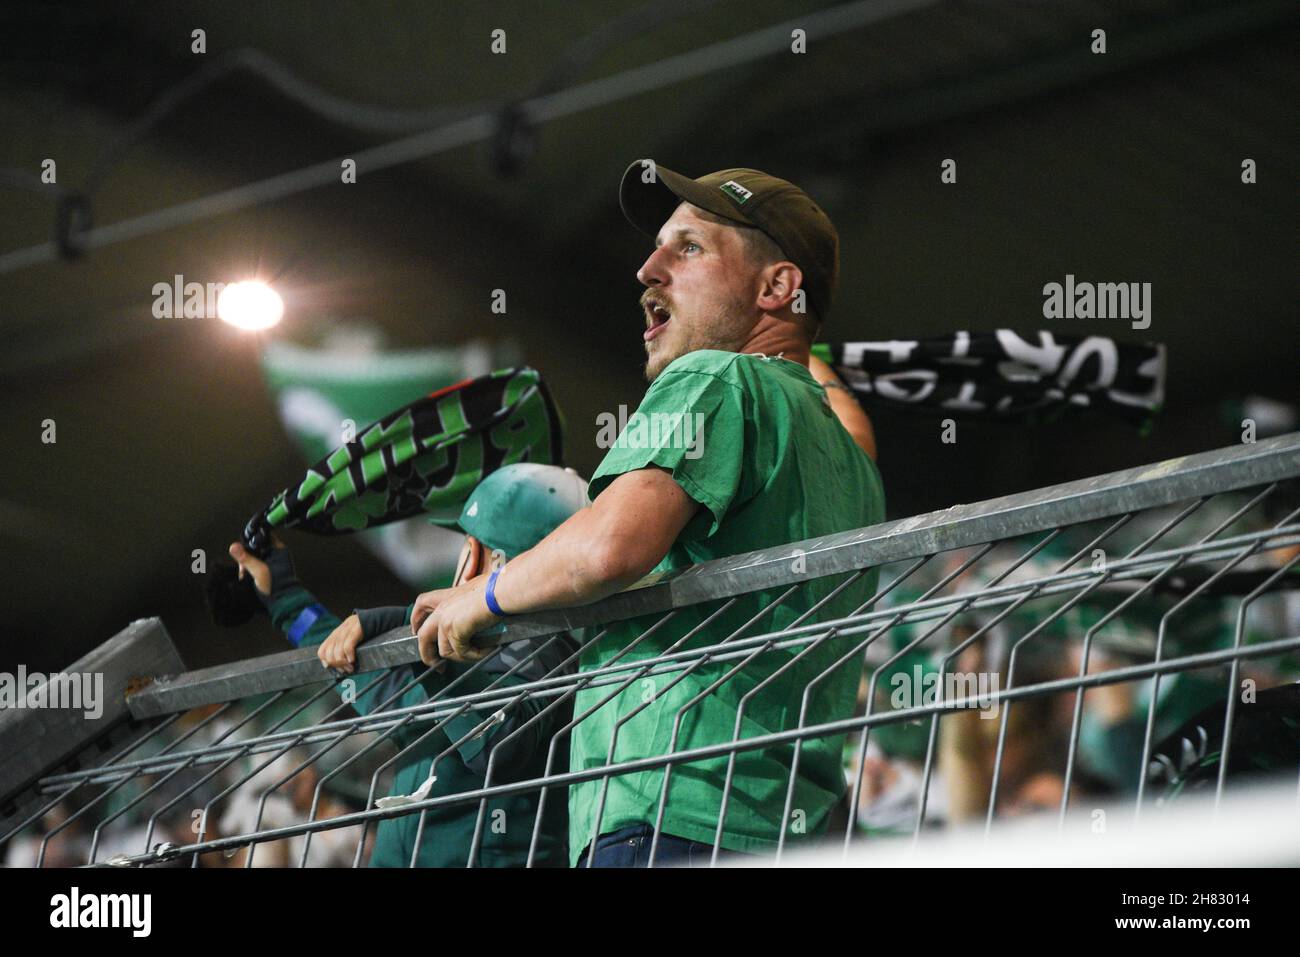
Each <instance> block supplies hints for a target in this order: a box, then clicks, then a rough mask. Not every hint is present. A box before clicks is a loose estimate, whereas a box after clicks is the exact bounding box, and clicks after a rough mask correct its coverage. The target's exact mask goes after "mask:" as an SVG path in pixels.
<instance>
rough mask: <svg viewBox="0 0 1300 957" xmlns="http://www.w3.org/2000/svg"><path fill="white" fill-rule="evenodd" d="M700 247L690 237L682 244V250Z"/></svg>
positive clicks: (686, 250)
mask: <svg viewBox="0 0 1300 957" xmlns="http://www.w3.org/2000/svg"><path fill="white" fill-rule="evenodd" d="M699 248H700V247H699V246H698V245H696V244H695V243H694V242H692V241H690V240H689V239H688V240H687V241H686V242H685V243H683V244H682V252H690V251H691V250H692V249H699Z"/></svg>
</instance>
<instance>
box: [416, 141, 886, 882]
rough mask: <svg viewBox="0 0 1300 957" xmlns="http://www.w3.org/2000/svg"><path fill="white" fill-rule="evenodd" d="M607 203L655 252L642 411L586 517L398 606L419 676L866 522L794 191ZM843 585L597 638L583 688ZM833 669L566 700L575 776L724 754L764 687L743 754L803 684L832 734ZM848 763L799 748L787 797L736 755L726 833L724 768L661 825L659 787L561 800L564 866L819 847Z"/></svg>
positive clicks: (622, 786)
mask: <svg viewBox="0 0 1300 957" xmlns="http://www.w3.org/2000/svg"><path fill="white" fill-rule="evenodd" d="M620 201H621V205H622V207H623V211H624V213H625V214H626V215H627V217H628V218H629V219H630V220H631V221H632V223H633V224H634V225H635V226H637V227H638V228H639V229H641V230H642V231H643V232H646V233H647V234H649V235H651V236H654V237H655V250H654V252H653V253H651V255H650V257H649V258H648V259H647V260H646V261H645V263H644V264H643V265H642V267H641V269H640V270H639V271H638V272H637V278H638V279H639V280H640V281H641V283H642V284H643V285H644V286H645V287H646V290H645V292H644V293H643V294H642V296H641V306H642V310H643V319H644V327H645V328H644V333H643V338H644V340H645V345H646V354H647V361H646V377H647V379H648V380H649V381H650V383H651V385H650V388H649V389H648V390H647V391H646V394H645V397H644V399H643V400H642V402H641V405H640V407H639V408H638V409H637V412H636V413H635V414H634V415H633V416H632V417H631V418H630V419H629V420H628V422H627V425H626V427H625V428H624V429H623V430H622V432H621V433H620V434H619V436H618V439H617V440H616V441H613V442H612V447H611V448H610V450H609V452H608V454H607V455H606V457H605V459H604V461H603V462H602V463H601V465H600V467H599V468H598V469H597V470H596V473H595V475H594V476H593V478H592V481H591V485H590V490H589V494H590V495H591V497H592V506H591V507H590V508H588V509H584V510H582V511H581V512H579V513H577V514H576V515H574V516H573V517H572V518H570V519H569V520H568V521H566V522H565V523H564V524H563V525H561V526H560V527H559V528H557V529H556V530H555V531H554V532H553V533H551V534H550V535H549V536H547V537H546V538H545V539H544V540H542V541H541V542H540V543H539V544H538V545H537V546H536V547H535V548H532V549H530V550H528V551H527V552H524V553H523V554H521V555H519V556H517V557H516V558H514V559H513V560H511V561H510V562H508V563H507V564H506V565H505V567H504V568H502V569H499V570H498V571H497V572H495V573H494V574H493V575H492V576H489V577H488V578H487V579H486V580H484V581H481V582H477V583H471V584H469V585H465V586H461V587H459V588H455V589H444V590H441V591H436V592H428V593H426V594H424V595H421V596H420V597H419V598H418V599H417V600H416V603H415V610H414V612H413V615H412V626H413V628H414V629H415V631H416V633H417V634H418V635H419V638H420V649H421V655H422V656H423V657H424V660H425V661H426V662H432V661H434V660H435V659H436V658H437V657H438V656H441V657H444V658H451V659H454V660H472V659H474V658H475V657H477V656H479V655H480V654H481V652H480V651H479V650H478V649H476V648H475V647H474V646H473V644H472V642H471V640H470V639H471V638H472V636H473V635H474V634H475V633H477V632H479V631H481V630H483V629H484V628H487V627H489V626H490V625H492V624H493V623H495V622H497V621H498V620H500V618H501V617H502V616H504V615H506V614H517V613H525V612H532V611H535V610H540V609H545V608H557V607H565V606H571V605H581V604H587V603H589V602H593V601H597V600H599V599H601V598H604V597H606V596H608V595H611V594H614V593H615V592H618V591H620V590H622V589H624V588H626V587H627V586H628V585H630V584H632V583H633V582H635V581H637V580H638V579H640V578H642V577H643V576H645V575H646V574H647V573H649V572H651V571H667V570H672V569H678V568H682V567H685V566H688V565H692V564H696V563H699V562H704V561H709V560H711V559H716V558H722V557H725V556H728V555H735V554H738V553H742V552H748V551H752V550H754V549H759V548H767V547H772V546H778V545H782V544H785V543H790V542H796V541H800V540H803V539H808V538H813V537H816V536H821V535H827V534H831V533H834V532H840V531H845V530H848V529H853V528H859V527H863V526H867V525H872V524H875V523H877V522H880V521H881V520H883V518H884V497H883V492H882V489H881V482H880V476H879V473H878V472H877V471H876V468H875V465H874V463H873V462H872V461H871V459H870V458H868V456H867V455H866V454H865V453H864V452H863V451H862V449H861V448H859V447H858V445H856V444H855V443H854V439H853V437H852V436H851V435H850V432H849V430H848V429H846V427H845V426H844V425H842V424H841V422H840V421H839V420H838V419H837V418H836V415H835V413H834V412H833V411H832V408H831V404H830V401H829V400H828V398H827V393H826V392H825V391H824V389H823V388H822V386H821V385H820V384H819V382H818V379H817V378H815V377H814V376H813V375H812V374H810V372H809V347H810V345H811V343H812V342H813V340H814V339H815V338H816V336H817V333H818V331H819V328H820V324H821V322H822V320H824V319H825V317H826V313H827V310H828V309H829V307H830V304H831V299H832V296H833V294H834V290H835V286H836V281H837V274H838V258H839V253H838V238H837V235H836V232H835V228H834V226H833V225H832V224H831V222H830V220H829V218H828V217H827V216H826V214H825V213H824V212H822V210H821V209H820V208H819V207H818V206H817V205H816V203H814V202H813V201H812V199H811V198H810V197H809V196H808V195H807V194H806V193H804V192H803V191H802V190H801V189H799V188H798V187H796V186H794V185H793V184H791V183H788V182H786V181H784V180H780V179H777V178H775V177H773V176H769V175H767V174H765V173H761V172H758V171H756V170H749V169H728V170H723V171H721V172H718V173H712V174H710V175H708V176H704V177H701V178H700V179H697V180H691V179H688V178H686V177H684V176H681V175H680V174H677V173H674V172H672V171H671V170H666V169H664V168H663V167H657V168H656V167H655V165H654V164H653V163H652V162H651V161H649V160H645V161H641V162H638V163H634V164H632V166H630V167H629V168H628V170H627V172H626V173H625V174H624V176H623V181H622V185H621V188H620ZM854 434H859V433H858V432H857V431H855V432H854ZM791 558H792V560H796V561H797V556H796V555H795V554H794V553H793V552H792V555H791ZM843 580H844V579H843V577H842V576H835V577H833V578H827V579H812V580H809V581H807V582H805V583H803V585H802V586H801V587H799V588H798V589H797V590H796V591H795V592H794V593H793V594H792V595H791V596H790V597H789V598H787V599H785V600H784V601H781V602H779V603H776V604H774V603H775V602H776V600H777V599H778V598H779V597H780V595H781V593H782V592H783V590H784V589H769V590H764V591H759V592H755V593H753V594H750V595H746V596H742V597H741V598H739V599H737V600H736V601H735V602H733V603H731V604H730V605H727V606H725V607H720V606H719V603H716V602H710V603H706V604H705V605H703V606H699V607H689V608H683V609H680V610H679V611H678V612H677V614H676V615H675V616H673V617H672V619H671V620H670V621H669V622H668V623H667V624H666V625H663V626H661V627H659V628H658V629H657V630H655V631H654V632H653V634H651V635H650V636H649V637H647V638H645V639H643V640H640V641H638V639H640V638H641V637H642V635H643V634H644V633H645V631H646V629H648V628H649V627H650V626H651V625H653V624H654V623H655V622H656V621H657V616H649V617H646V618H642V619H633V620H630V621H625V622H617V623H614V624H613V625H611V626H609V627H608V629H607V631H606V633H605V634H604V636H603V637H599V638H591V639H590V640H589V641H588V642H587V644H586V645H585V647H584V651H583V656H582V659H581V668H582V670H583V671H590V670H592V669H595V668H600V667H602V666H603V665H605V664H607V663H609V662H610V661H612V660H613V659H614V658H615V657H618V659H619V661H620V662H628V661H637V660H642V659H647V658H652V657H655V656H657V655H661V654H663V653H664V652H665V651H666V650H668V649H670V648H673V649H674V650H678V649H681V648H691V647H700V646H705V645H712V644H717V643H719V642H722V641H724V640H734V639H735V638H739V637H749V636H753V635H761V634H763V633H765V632H772V631H776V630H778V629H782V628H785V627H787V626H790V625H792V624H794V623H796V622H797V621H799V620H800V618H801V616H804V615H806V614H807V613H808V612H809V611H810V609H812V608H813V606H814V605H816V604H817V603H818V602H819V601H821V600H823V599H827V598H828V597H829V596H830V594H831V592H832V591H833V589H834V588H835V586H837V585H839V584H841V583H842V582H843ZM874 589H875V576H874V573H873V574H872V575H867V576H863V577H862V578H860V579H858V580H857V581H855V582H853V583H852V584H851V585H849V586H848V587H846V588H844V589H843V590H842V591H841V592H840V593H839V594H837V595H836V596H835V597H833V598H829V600H828V601H826V603H825V604H824V605H822V606H821V607H820V608H818V610H817V611H816V612H815V613H814V614H813V616H812V617H810V618H806V619H804V621H818V620H829V619H833V618H838V617H842V616H844V615H846V614H849V613H851V612H852V611H853V610H854V609H855V608H857V607H859V606H860V605H862V604H863V603H864V602H866V601H867V600H868V599H869V598H870V597H871V595H872V594H873V593H874ZM769 605H773V607H771V608H769V607H768V606H769ZM706 620H707V624H705V622H706ZM801 623H802V622H801ZM848 647H850V645H849V644H848V643H847V640H839V641H837V640H834V639H832V640H828V641H825V642H823V643H821V644H819V645H817V646H816V647H815V648H814V649H813V650H812V651H811V652H810V653H808V654H806V655H804V656H803V657H802V658H800V659H799V661H798V662H797V663H795V664H793V666H791V667H788V668H786V669H785V670H781V669H782V666H787V665H790V664H791V660H792V659H793V658H794V657H795V656H796V654H797V653H798V648H795V649H785V650H772V651H768V652H766V653H763V654H760V655H758V656H756V657H755V658H754V660H753V661H751V662H750V663H748V664H747V665H746V666H745V667H744V668H743V669H741V670H740V671H739V672H738V673H736V674H735V675H732V676H730V677H729V678H727V680H725V681H724V682H722V683H721V684H720V685H719V686H718V687H717V688H712V689H711V690H710V686H711V685H712V684H714V683H715V682H717V681H718V680H719V679H720V678H722V677H723V676H724V675H726V674H727V673H728V671H729V670H730V669H732V667H733V666H734V664H735V662H734V661H727V662H724V663H711V662H706V663H704V664H703V665H700V664H699V663H698V662H697V663H696V665H695V667H693V669H692V670H691V671H690V673H689V674H687V675H686V676H685V677H683V676H682V673H681V672H680V671H679V672H668V673H664V674H659V675H656V676H654V678H653V681H652V682H651V683H652V684H653V686H654V687H653V689H650V688H648V687H647V683H646V682H645V681H641V680H637V681H633V682H631V683H630V684H629V686H628V687H627V688H626V689H623V690H622V691H621V692H619V691H618V690H617V689H618V687H619V686H618V685H609V684H604V685H601V686H597V687H591V688H587V689H584V690H582V691H581V692H579V694H578V695H577V696H576V699H575V701H574V714H575V718H576V719H577V724H576V726H575V727H574V728H573V730H572V732H571V736H572V737H571V740H572V744H571V755H570V768H571V770H574V771H583V770H589V769H594V768H601V767H605V766H607V765H608V764H609V763H611V760H612V762H613V763H618V762H623V761H628V760H634V759H638V758H646V757H652V756H658V755H664V754H668V753H669V752H671V751H683V750H687V749H691V748H696V747H701V746H706V745H716V744H719V743H725V742H730V741H732V740H734V738H735V734H736V728H735V725H736V721H737V716H738V710H739V708H740V705H741V702H742V699H745V697H746V695H747V693H749V692H751V691H754V690H755V688H756V687H757V686H758V685H759V683H760V682H764V680H765V679H767V678H769V677H770V678H772V680H770V681H767V682H766V683H765V684H764V685H763V687H762V688H761V690H758V691H757V692H756V693H755V694H753V695H752V697H749V698H748V699H747V703H746V704H745V707H744V712H743V720H742V721H741V723H740V728H739V736H740V737H741V738H742V739H743V738H751V737H754V736H757V735H764V734H768V733H771V732H776V731H781V730H785V729H789V728H793V727H796V726H798V724H799V722H800V709H801V703H802V700H803V697H804V691H805V688H807V687H808V685H809V683H810V682H812V681H814V679H816V680H817V684H816V687H815V693H814V694H812V695H810V697H809V707H808V710H807V713H806V714H805V715H804V716H803V721H804V723H805V724H806V725H814V724H819V723H823V722H827V721H833V720H836V719H841V718H845V717H848V716H849V715H851V713H852V710H853V706H854V696H855V692H856V689H857V685H858V678H859V674H860V663H858V662H857V661H856V660H850V661H849V662H848V663H847V664H846V666H844V667H840V668H838V669H837V670H834V671H830V670H829V669H830V667H831V665H832V664H833V663H834V662H835V661H836V660H837V659H839V658H840V657H841V656H842V655H843V654H844V653H845V651H846V650H847V648H848ZM778 672H780V673H779V674H778ZM773 676H775V677H773ZM706 692H707V693H706ZM696 698H699V700H698V701H694V700H693V699H696ZM607 699H608V700H607ZM691 702H693V703H691ZM688 705H689V707H688ZM588 712H590V713H588ZM634 712H635V713H634ZM679 714H680V716H681V719H680V721H679V720H678V716H679ZM623 718H627V720H626V721H623V720H622V719H623ZM675 728H676V731H674V729H675ZM674 733H675V737H674ZM612 742H613V743H612ZM842 744H843V738H842V736H838V737H822V738H807V739H805V740H804V742H803V746H802V749H801V751H800V754H799V760H798V768H797V773H795V774H794V780H793V785H791V774H792V767H793V764H794V762H793V754H794V749H793V747H792V746H789V745H786V746H781V747H771V748H767V749H761V750H751V751H745V752H740V753H738V754H737V756H736V761H735V767H734V771H733V776H732V786H731V789H730V791H729V792H728V796H727V803H726V807H725V809H724V808H723V800H722V799H723V792H724V786H725V782H726V778H727V773H728V759H727V758H726V757H725V756H724V757H719V758H714V759H710V760H707V761H694V762H690V763H686V764H678V765H676V766H674V768H673V771H672V773H671V778H670V783H669V788H668V792H667V795H666V800H663V801H662V815H661V799H662V798H663V784H664V772H663V769H662V768H655V769H653V770H649V771H639V772H635V773H622V774H613V775H609V776H606V777H604V778H598V779H595V780H592V781H586V782H582V783H579V784H577V785H574V786H571V787H570V789H569V815H570V829H569V849H570V857H571V858H572V860H573V862H574V863H586V862H588V861H590V862H591V863H592V864H594V865H595V866H638V865H641V866H643V865H645V864H646V863H647V858H648V855H649V851H650V844H651V837H652V835H653V829H654V825H655V824H656V822H660V823H661V830H660V835H659V842H658V845H657V847H656V850H655V855H656V856H655V863H657V864H670V863H688V864H689V863H698V862H701V861H707V859H708V855H709V853H710V852H711V849H712V845H713V843H714V840H715V835H718V836H719V840H720V844H721V847H722V848H724V849H726V850H728V851H742V852H743V851H748V852H761V851H766V850H769V849H771V848H773V847H775V845H776V843H777V841H778V839H779V838H780V836H781V832H782V830H783V829H784V830H785V832H786V837H787V840H800V839H803V838H805V837H807V836H809V835H814V834H818V833H820V832H821V831H822V830H824V828H825V826H826V821H827V817H828V814H829V812H830V810H831V809H832V807H833V806H834V805H835V804H836V802H837V801H838V800H839V798H840V797H841V795H842V794H843V792H844V778H843V772H842V770H841V761H840V755H841V748H842ZM611 747H612V754H611ZM791 786H792V787H793V792H792V794H791V796H790V798H789V800H788V801H787V790H788V789H789V788H790V787H791ZM787 804H788V805H789V808H788V811H787Z"/></svg>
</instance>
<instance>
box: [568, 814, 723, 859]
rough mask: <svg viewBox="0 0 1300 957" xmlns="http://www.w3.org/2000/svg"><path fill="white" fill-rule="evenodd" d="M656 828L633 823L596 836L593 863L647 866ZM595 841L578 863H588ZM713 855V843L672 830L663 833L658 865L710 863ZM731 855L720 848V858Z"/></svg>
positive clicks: (656, 853)
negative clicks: (672, 832) (673, 834)
mask: <svg viewBox="0 0 1300 957" xmlns="http://www.w3.org/2000/svg"><path fill="white" fill-rule="evenodd" d="M654 833H655V829H654V828H653V827H651V826H650V825H649V824H632V825H629V826H628V827H621V828H619V829H618V830H617V831H610V832H609V833H608V834H602V835H601V836H600V837H598V838H596V857H595V861H594V862H593V863H592V864H591V866H592V867H646V866H648V865H649V863H650V843H651V841H653V840H654ZM590 853H591V845H590V844H588V845H587V846H586V847H585V848H583V851H582V856H581V857H580V858H578V867H587V866H588V865H587V855H588V854H590ZM712 856H713V845H712V844H701V843H699V842H698V841H688V840H686V839H685V838H681V837H673V836H672V835H671V834H664V833H662V832H660V834H659V847H658V848H656V850H655V867H708V866H709V859H710V858H711V857H712ZM729 856H731V855H730V854H729V853H728V852H727V851H719V852H718V859H719V860H720V861H721V860H726V859H727V858H728V857H729Z"/></svg>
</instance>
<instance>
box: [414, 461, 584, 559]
mask: <svg viewBox="0 0 1300 957" xmlns="http://www.w3.org/2000/svg"><path fill="white" fill-rule="evenodd" d="M587 504H588V500H587V482H586V480H585V479H583V478H582V476H580V475H579V474H578V473H577V472H575V471H574V470H573V469H566V468H560V467H559V466H558V465H541V464H539V463H536V462H516V463H515V464H514V465H506V466H502V467H501V468H499V469H497V470H496V471H495V472H493V473H492V474H491V475H489V476H488V477H487V478H485V479H484V480H483V481H481V482H479V483H478V485H476V486H475V487H474V491H472V492H470V495H469V498H468V499H467V500H466V501H465V507H464V508H463V509H461V513H460V517H459V518H457V519H455V520H451V521H448V520H443V519H437V518H433V519H430V521H431V522H432V523H434V524H436V525H443V526H446V527H449V528H458V529H460V530H461V531H462V532H464V533H465V534H466V535H473V536H474V537H475V538H477V539H478V540H479V541H480V542H482V543H483V544H484V545H485V546H486V547H487V548H489V549H490V550H492V551H500V552H502V553H503V554H504V555H505V556H506V558H514V557H515V556H516V555H518V554H520V553H521V552H526V551H528V549H530V548H532V547H533V546H534V545H536V544H537V543H538V542H540V541H541V540H542V539H543V538H545V537H546V536H547V535H549V534H551V532H553V531H555V529H557V528H559V527H560V525H562V524H563V523H564V522H565V521H566V520H567V519H568V518H569V516H571V515H573V514H574V513H575V512H577V511H578V510H579V509H581V508H584V507H586V505H587Z"/></svg>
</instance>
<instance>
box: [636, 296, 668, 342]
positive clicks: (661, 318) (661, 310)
mask: <svg viewBox="0 0 1300 957" xmlns="http://www.w3.org/2000/svg"><path fill="white" fill-rule="evenodd" d="M645 314H646V327H645V334H644V336H643V338H644V339H645V341H646V342H649V341H650V340H651V339H653V338H654V337H655V336H657V335H659V333H660V332H662V331H663V328H664V326H666V325H668V320H670V319H672V317H673V314H672V313H671V312H669V311H668V309H667V308H665V307H664V306H661V305H660V304H659V303H647V305H646V313H645Z"/></svg>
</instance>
